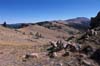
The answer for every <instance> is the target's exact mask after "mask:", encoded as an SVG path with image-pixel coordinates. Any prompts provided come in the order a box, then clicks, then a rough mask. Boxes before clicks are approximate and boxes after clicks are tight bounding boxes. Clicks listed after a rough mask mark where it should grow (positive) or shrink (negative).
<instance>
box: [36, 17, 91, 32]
mask: <svg viewBox="0 0 100 66" xmlns="http://www.w3.org/2000/svg"><path fill="white" fill-rule="evenodd" d="M52 23H63V24H64V25H66V26H69V27H73V28H75V29H78V30H82V31H83V30H86V29H87V28H88V27H89V24H90V20H89V19H88V18H86V17H77V18H73V19H68V20H55V21H44V22H38V23H36V24H38V25H40V26H44V27H47V28H50V27H51V28H52V27H54V25H52ZM56 27H57V26H56Z"/></svg>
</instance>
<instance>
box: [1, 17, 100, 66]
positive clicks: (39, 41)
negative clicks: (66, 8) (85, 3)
mask: <svg viewBox="0 0 100 66" xmlns="http://www.w3.org/2000/svg"><path fill="white" fill-rule="evenodd" d="M95 20H97V22H96V23H95ZM14 26H16V24H15V25H13V27H12V25H8V26H6V27H4V26H2V25H0V49H1V50H0V58H1V59H0V66H80V65H82V66H99V65H100V62H99V61H100V59H99V58H98V59H97V57H99V53H98V51H97V50H98V49H99V48H100V46H99V43H100V38H99V36H100V30H99V28H100V26H99V17H98V16H96V17H94V18H92V19H91V22H90V20H89V19H87V18H83V17H81V18H75V19H70V20H57V21H43V22H38V23H27V24H17V28H16V27H14ZM89 26H90V28H88V27H89ZM91 30H95V31H96V32H97V34H96V35H90V34H91V33H92V32H91ZM88 33H89V34H88ZM59 40H60V41H61V42H62V43H63V44H66V43H68V42H70V41H69V40H71V42H72V43H75V44H79V45H81V49H80V52H71V51H69V55H68V56H64V55H63V54H64V52H65V50H61V51H59V52H58V51H57V56H56V57H54V58H50V57H49V56H48V51H47V49H48V48H49V47H50V46H51V45H50V42H54V43H55V42H57V41H59ZM62 43H61V44H62ZM87 46H91V47H92V49H93V51H91V53H90V50H87V48H86V47H87ZM84 48H86V49H85V50H86V51H85V50H84ZM74 50H75V48H74ZM87 53H88V54H87ZM28 54H29V55H30V54H31V55H32V54H33V55H34V54H35V56H29V57H28Z"/></svg>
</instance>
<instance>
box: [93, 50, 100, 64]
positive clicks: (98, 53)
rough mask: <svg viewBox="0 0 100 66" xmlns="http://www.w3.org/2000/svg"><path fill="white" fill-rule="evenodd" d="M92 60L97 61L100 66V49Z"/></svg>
mask: <svg viewBox="0 0 100 66" xmlns="http://www.w3.org/2000/svg"><path fill="white" fill-rule="evenodd" d="M91 59H93V60H95V61H96V62H97V63H99V65H100V48H99V49H97V50H96V51H95V52H94V53H93V54H92V55H91Z"/></svg>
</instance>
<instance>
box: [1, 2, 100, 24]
mask: <svg viewBox="0 0 100 66" xmlns="http://www.w3.org/2000/svg"><path fill="white" fill-rule="evenodd" d="M99 10H100V0H0V23H3V21H6V22H7V23H20V22H37V21H45V20H63V19H69V18H75V17H88V18H90V17H91V16H95V15H96V14H97V12H98V11H99Z"/></svg>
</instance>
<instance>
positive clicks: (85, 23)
mask: <svg viewBox="0 0 100 66" xmlns="http://www.w3.org/2000/svg"><path fill="white" fill-rule="evenodd" d="M64 22H65V23H67V24H68V25H70V26H72V27H73V28H76V29H80V30H82V29H87V28H88V27H89V25H90V20H89V19H88V18H86V17H77V18H73V19H68V20H65V21H64Z"/></svg>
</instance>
